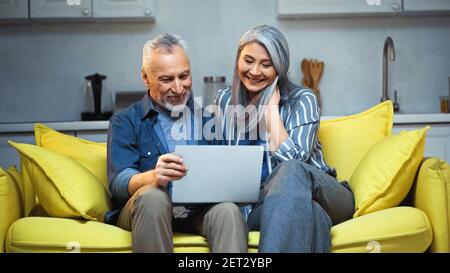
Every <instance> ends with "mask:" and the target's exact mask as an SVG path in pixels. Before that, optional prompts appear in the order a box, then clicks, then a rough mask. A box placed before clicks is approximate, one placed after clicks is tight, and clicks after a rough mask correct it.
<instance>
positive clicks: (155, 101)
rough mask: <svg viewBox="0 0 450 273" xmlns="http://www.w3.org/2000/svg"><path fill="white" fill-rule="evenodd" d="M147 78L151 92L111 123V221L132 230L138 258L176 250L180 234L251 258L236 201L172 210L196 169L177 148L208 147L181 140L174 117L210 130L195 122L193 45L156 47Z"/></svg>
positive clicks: (151, 46)
mask: <svg viewBox="0 0 450 273" xmlns="http://www.w3.org/2000/svg"><path fill="white" fill-rule="evenodd" d="M142 80H143V81H144V84H145V86H146V87H147V89H148V92H147V94H146V95H145V96H144V97H143V98H142V99H141V100H140V101H138V102H135V103H134V104H132V105H131V106H130V107H128V108H127V109H126V110H124V111H122V112H119V113H116V114H114V115H113V117H112V118H111V120H110V127H109V131H108V177H109V182H110V192H111V194H112V197H113V203H114V209H113V210H112V211H110V212H108V213H107V216H106V220H107V222H108V223H111V224H116V225H117V226H119V227H121V228H124V229H126V230H130V231H131V234H132V245H133V251H134V252H173V240H172V236H173V232H174V231H178V232H187V233H197V234H201V235H203V236H205V237H206V238H207V240H208V242H209V246H210V249H211V251H212V252H246V251H247V228H246V224H245V222H244V220H243V218H242V215H241V213H240V210H239V208H238V207H237V206H236V205H235V204H234V203H220V204H214V205H205V206H197V207H189V208H187V207H180V206H172V202H171V198H170V194H171V186H172V183H177V182H176V180H179V179H181V178H182V177H183V176H185V175H186V172H187V171H188V169H187V167H186V166H185V165H184V164H183V160H182V158H180V157H178V156H177V155H175V154H173V153H172V152H173V151H174V150H175V146H176V145H189V144H197V145H202V144H208V141H207V140H206V139H205V136H203V135H202V134H201V133H200V135H201V137H200V139H194V138H193V135H195V134H184V135H183V137H180V136H179V135H177V134H175V135H174V132H176V131H177V130H173V128H174V126H175V124H178V123H179V122H180V121H179V119H177V118H173V117H172V116H173V115H172V114H171V112H172V111H174V110H177V111H179V110H180V109H185V110H186V109H187V110H188V111H190V112H191V113H193V114H192V115H190V116H191V117H192V118H188V119H186V118H185V119H183V120H182V121H183V122H184V123H186V124H184V125H186V128H190V132H194V131H196V130H197V132H203V130H198V129H199V128H197V127H198V126H202V125H201V124H205V123H204V122H201V121H198V120H195V119H198V115H196V114H194V108H195V107H194V104H195V103H194V101H193V98H192V93H191V86H192V77H191V68H190V63H189V58H188V56H187V47H186V43H185V42H184V41H183V40H181V39H180V37H178V36H176V35H172V34H162V35H159V36H157V37H156V38H154V39H153V40H151V41H148V42H147V43H146V44H145V46H144V50H143V66H142ZM175 116H176V115H175ZM188 116H189V115H188ZM200 119H202V117H200ZM193 121H194V122H193ZM199 124H200V125H199ZM200 129H201V128H200ZM172 181H174V182H172ZM205 194H206V193H205Z"/></svg>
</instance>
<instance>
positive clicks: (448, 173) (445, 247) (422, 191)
mask: <svg viewBox="0 0 450 273" xmlns="http://www.w3.org/2000/svg"><path fill="white" fill-rule="evenodd" d="M412 198H413V200H412V202H413V205H414V207H416V208H418V209H420V210H422V211H423V212H425V213H426V215H427V216H428V219H429V220H430V222H431V226H432V228H433V242H432V243H431V246H430V250H431V252H450V166H449V165H448V164H447V163H446V162H445V161H443V160H441V159H439V158H436V157H432V158H428V159H425V160H424V161H423V163H422V165H421V166H420V169H419V172H418V174H417V178H416V185H415V188H414V189H413V194H412Z"/></svg>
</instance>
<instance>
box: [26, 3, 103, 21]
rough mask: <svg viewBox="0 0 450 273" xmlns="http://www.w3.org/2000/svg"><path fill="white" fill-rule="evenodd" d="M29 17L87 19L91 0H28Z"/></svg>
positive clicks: (35, 18)
mask: <svg viewBox="0 0 450 273" xmlns="http://www.w3.org/2000/svg"><path fill="white" fill-rule="evenodd" d="M97 1H98V0H97ZM30 18H31V19H34V20H49V19H65V20H70V19H77V20H88V19H91V18H92V0H30Z"/></svg>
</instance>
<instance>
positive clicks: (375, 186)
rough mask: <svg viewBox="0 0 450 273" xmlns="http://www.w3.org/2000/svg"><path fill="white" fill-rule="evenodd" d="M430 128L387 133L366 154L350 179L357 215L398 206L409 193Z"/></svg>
mask: <svg viewBox="0 0 450 273" xmlns="http://www.w3.org/2000/svg"><path fill="white" fill-rule="evenodd" d="M428 129H429V127H428V126H427V127H425V128H423V129H420V130H413V131H408V132H406V131H404V132H401V133H400V134H395V135H391V136H388V137H386V138H385V139H383V140H382V141H380V142H378V143H377V144H376V145H375V146H373V147H372V148H371V149H370V151H369V152H368V153H367V154H366V155H365V156H364V157H363V159H362V160H361V162H360V163H359V164H358V166H357V167H356V169H355V171H354V173H353V175H352V176H351V178H350V180H349V183H350V186H351V188H352V191H353V194H354V197H355V213H354V215H353V216H354V217H357V216H360V215H363V214H367V213H370V212H374V211H378V210H382V209H386V208H391V207H394V206H397V205H398V204H400V202H401V201H402V200H403V199H404V198H405V197H406V195H407V194H408V192H409V190H410V189H411V186H412V184H413V182H414V178H415V176H416V173H417V170H418V167H419V165H420V162H421V161H422V158H423V152H424V149H425V134H426V132H427V130H428Z"/></svg>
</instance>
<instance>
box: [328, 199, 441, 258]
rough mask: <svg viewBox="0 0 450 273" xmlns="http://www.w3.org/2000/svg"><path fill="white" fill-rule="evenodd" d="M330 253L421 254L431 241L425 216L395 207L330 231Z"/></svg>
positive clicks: (405, 208)
mask: <svg viewBox="0 0 450 273" xmlns="http://www.w3.org/2000/svg"><path fill="white" fill-rule="evenodd" d="M331 238H332V252H383V253H385V252H424V251H425V250H426V249H427V248H428V247H429V246H430V244H431V241H432V240H433V232H432V228H431V224H430V222H429V220H428V218H427V216H426V214H425V213H424V212H422V211H421V210H419V209H416V208H413V207H395V208H390V209H385V210H382V211H377V212H374V213H370V214H366V215H363V216H361V217H358V218H353V219H351V220H349V221H346V222H343V223H341V224H339V225H336V226H334V227H332V229H331Z"/></svg>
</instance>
